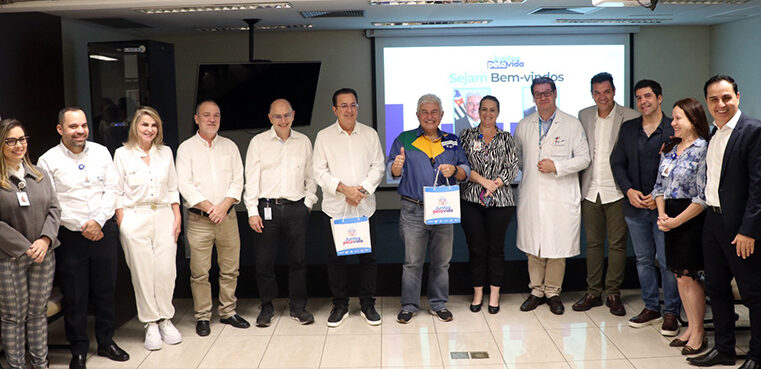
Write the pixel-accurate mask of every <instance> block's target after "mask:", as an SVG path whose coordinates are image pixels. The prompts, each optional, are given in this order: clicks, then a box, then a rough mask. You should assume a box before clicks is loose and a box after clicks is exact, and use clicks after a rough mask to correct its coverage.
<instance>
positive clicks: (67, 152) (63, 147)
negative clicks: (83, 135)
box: [58, 141, 90, 160]
mask: <svg viewBox="0 0 761 369" xmlns="http://www.w3.org/2000/svg"><path fill="white" fill-rule="evenodd" d="M58 147H59V148H60V149H61V152H63V154H64V155H66V156H68V157H70V158H72V159H76V160H79V159H82V157H84V156H87V152H88V151H90V146H87V141H85V148H84V149H82V152H80V153H79V154H77V153H74V152H73V151H71V150H69V148H68V147H66V145H64V144H63V142H61V143H59V144H58Z"/></svg>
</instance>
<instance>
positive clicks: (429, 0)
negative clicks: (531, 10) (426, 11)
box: [370, 0, 526, 5]
mask: <svg viewBox="0 0 761 369" xmlns="http://www.w3.org/2000/svg"><path fill="white" fill-rule="evenodd" d="M525 2H526V0H370V5H439V4H522V3H525Z"/></svg>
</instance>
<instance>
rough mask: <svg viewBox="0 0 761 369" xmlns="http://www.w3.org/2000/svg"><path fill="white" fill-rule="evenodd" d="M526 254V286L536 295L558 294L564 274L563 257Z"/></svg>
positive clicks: (548, 295) (550, 295) (549, 295)
mask: <svg viewBox="0 0 761 369" xmlns="http://www.w3.org/2000/svg"><path fill="white" fill-rule="evenodd" d="M526 256H528V278H529V284H528V287H529V288H531V294H532V295H534V296H536V297H548V298H549V297H552V296H557V295H560V290H561V288H562V287H563V277H564V276H565V258H560V259H548V258H540V257H538V256H534V255H531V254H526Z"/></svg>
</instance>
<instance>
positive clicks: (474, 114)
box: [454, 91, 481, 135]
mask: <svg viewBox="0 0 761 369" xmlns="http://www.w3.org/2000/svg"><path fill="white" fill-rule="evenodd" d="M480 104H481V94H480V93H478V92H473V91H471V92H468V93H467V95H465V115H463V116H462V117H460V118H458V119H455V121H454V133H455V134H457V135H459V134H460V133H461V132H462V130H463V129H466V128H471V127H476V126H478V124H479V123H481V116H480V115H478V108H479V106H480Z"/></svg>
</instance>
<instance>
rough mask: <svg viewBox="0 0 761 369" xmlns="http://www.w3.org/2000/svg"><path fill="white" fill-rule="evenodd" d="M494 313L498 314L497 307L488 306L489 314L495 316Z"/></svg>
mask: <svg viewBox="0 0 761 369" xmlns="http://www.w3.org/2000/svg"><path fill="white" fill-rule="evenodd" d="M496 313H499V305H497V306H491V305H489V314H496Z"/></svg>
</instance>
